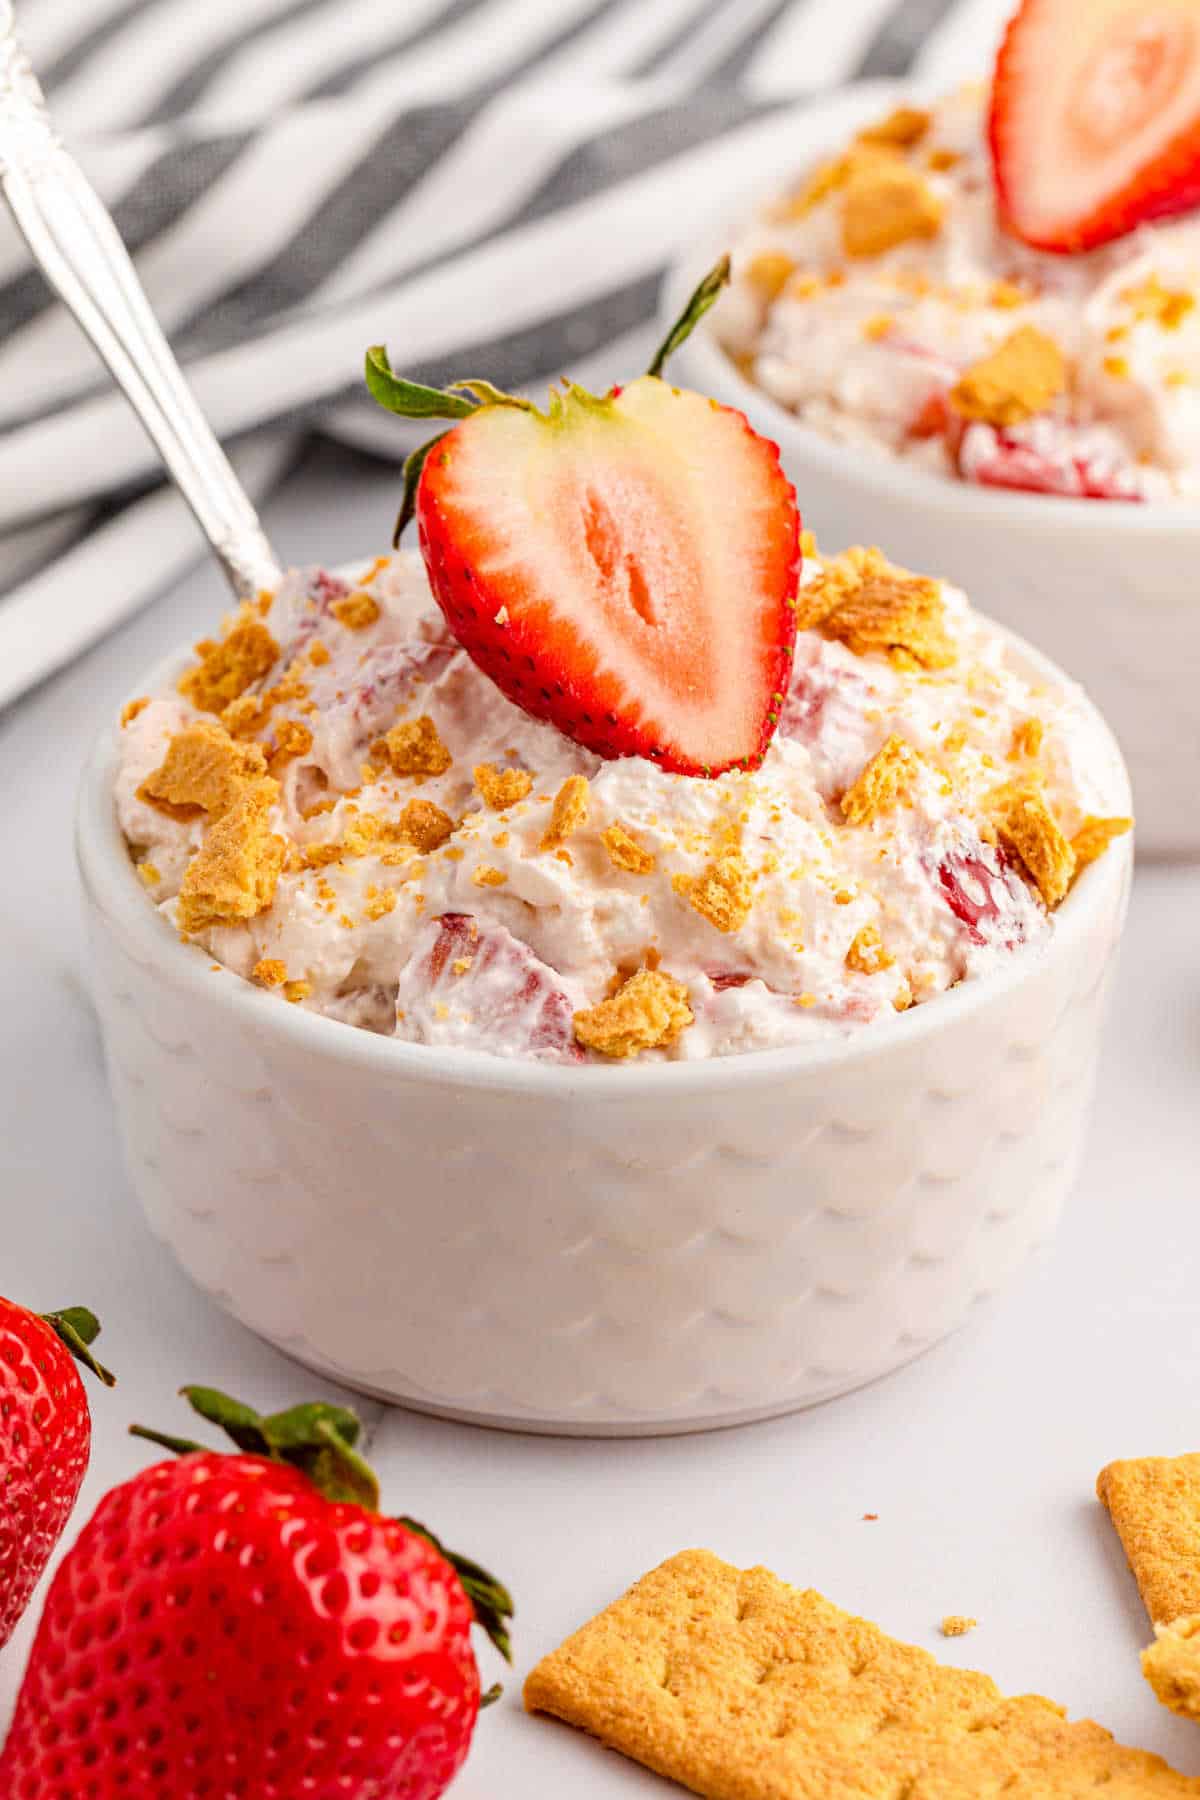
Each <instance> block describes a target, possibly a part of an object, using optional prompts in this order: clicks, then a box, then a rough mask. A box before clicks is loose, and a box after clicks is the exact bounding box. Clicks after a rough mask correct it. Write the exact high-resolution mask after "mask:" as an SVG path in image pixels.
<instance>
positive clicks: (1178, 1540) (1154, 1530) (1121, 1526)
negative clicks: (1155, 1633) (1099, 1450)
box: [1096, 1454, 1200, 1625]
mask: <svg viewBox="0 0 1200 1800" xmlns="http://www.w3.org/2000/svg"><path fill="white" fill-rule="evenodd" d="M1096 1493H1097V1496H1098V1497H1099V1499H1100V1500H1101V1501H1102V1502H1103V1503H1104V1505H1105V1506H1106V1507H1107V1508H1108V1513H1109V1517H1110V1518H1111V1519H1112V1522H1113V1524H1114V1526H1115V1527H1116V1530H1117V1536H1118V1537H1119V1538H1120V1540H1121V1544H1122V1547H1123V1549H1124V1551H1125V1555H1126V1557H1127V1558H1128V1560H1129V1567H1130V1568H1131V1569H1132V1571H1133V1575H1134V1579H1135V1580H1136V1582H1137V1584H1138V1592H1139V1593H1140V1594H1141V1596H1142V1599H1143V1601H1144V1602H1145V1606H1146V1611H1147V1612H1148V1613H1149V1615H1150V1618H1151V1620H1152V1622H1153V1623H1154V1624H1155V1625H1170V1624H1171V1623H1173V1621H1174V1620H1176V1619H1182V1618H1192V1617H1195V1616H1196V1615H1197V1614H1200V1455H1196V1454H1193V1455H1190V1456H1139V1457H1134V1458H1132V1459H1130V1460H1128V1461H1124V1462H1112V1463H1109V1464H1108V1466H1107V1467H1106V1468H1104V1469H1101V1471H1100V1474H1099V1476H1098V1478H1097V1481H1096Z"/></svg>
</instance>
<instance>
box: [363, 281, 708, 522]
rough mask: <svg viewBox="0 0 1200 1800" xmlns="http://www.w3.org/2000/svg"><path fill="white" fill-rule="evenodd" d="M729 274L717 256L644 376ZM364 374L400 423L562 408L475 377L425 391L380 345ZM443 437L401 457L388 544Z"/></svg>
mask: <svg viewBox="0 0 1200 1800" xmlns="http://www.w3.org/2000/svg"><path fill="white" fill-rule="evenodd" d="M729 272H730V264H729V258H728V256H723V257H722V258H721V260H720V262H718V263H717V264H715V266H714V267H713V268H711V269H710V270H709V272H708V274H707V275H706V276H705V277H704V280H703V281H702V282H701V283H700V285H699V286H698V287H697V288H696V290H695V292H694V293H693V294H692V295H691V296H690V298H689V299H688V302H687V305H686V306H685V307H684V309H683V311H682V312H681V313H680V315H679V317H678V318H677V319H676V321H675V323H674V324H673V325H672V327H671V329H670V331H668V333H667V335H666V337H665V338H664V339H663V341H662V343H661V344H660V345H659V347H658V349H657V351H656V352H655V355H654V360H653V362H652V363H651V364H650V367H649V369H647V371H646V373H647V374H648V375H657V376H659V377H661V375H662V373H663V369H664V367H665V365H666V362H667V359H668V357H670V356H673V355H674V353H675V351H676V350H678V348H679V346H680V344H682V343H683V342H684V341H685V339H687V338H689V337H690V336H691V334H692V332H693V331H694V330H695V328H696V326H697V325H698V324H699V323H700V320H701V319H702V318H703V317H704V315H705V313H706V312H707V311H708V309H709V307H710V306H711V305H712V304H713V302H714V301H715V300H716V299H717V297H718V295H719V294H720V292H721V289H722V288H723V287H724V286H725V285H726V283H727V282H728V280H729ZM365 375H366V383H367V388H368V390H369V392H370V394H371V398H372V399H373V400H377V401H378V402H379V405H380V406H382V407H383V408H384V410H385V412H391V413H396V414H397V415H398V416H399V417H400V418H402V419H453V420H454V421H455V423H456V424H458V423H461V421H462V420H463V419H469V418H470V417H471V414H472V413H474V412H478V411H479V410H480V409H481V408H483V407H488V406H517V407H520V408H521V409H522V411H524V412H531V413H536V414H537V416H538V417H539V418H544V419H549V420H551V421H553V420H554V419H556V418H557V417H558V416H559V413H560V411H561V406H562V402H561V399H560V396H559V395H558V394H557V393H556V392H554V391H551V394H550V400H549V405H548V408H547V410H546V412H545V413H542V412H539V410H538V408H537V407H536V406H534V404H533V402H532V401H531V400H524V399H522V398H521V397H520V396H519V395H517V394H506V393H504V392H503V390H502V389H500V388H497V387H493V386H492V384H491V382H490V381H481V380H479V379H478V378H477V377H468V378H467V379H466V380H463V381H452V382H451V383H450V386H449V387H447V388H434V387H426V386H424V385H423V384H422V383H421V382H419V381H409V380H408V379H407V378H406V377H405V376H403V375H397V373H396V371H395V370H394V369H393V368H392V365H391V362H390V361H389V359H388V353H387V351H386V349H385V348H384V346H383V345H382V344H373V345H372V346H371V348H370V349H369V350H368V351H367V356H366V366H365ZM567 386H568V387H569V388H570V390H571V392H572V393H573V394H574V395H575V396H576V398H578V399H581V400H584V401H591V402H592V404H594V405H599V404H601V402H600V401H599V400H597V398H596V396H595V395H593V394H589V393H588V392H587V390H586V389H585V388H581V387H579V386H578V385H577V384H576V383H574V382H568V383H567ZM445 435H446V433H445V432H444V431H440V432H439V433H438V435H437V436H436V437H434V438H430V439H429V441H428V443H425V444H422V445H420V446H419V448H418V449H416V450H414V451H412V453H411V454H410V455H409V456H407V457H406V458H405V461H404V493H403V497H402V499H401V502H400V511H399V513H398V514H397V515H396V528H395V530H394V532H393V533H392V543H393V545H397V544H399V542H400V539H401V538H402V536H403V535H404V530H405V527H406V526H407V525H408V523H409V521H410V520H411V519H412V516H413V514H414V512H415V511H416V506H417V489H418V487H419V486H420V484H421V475H422V473H423V472H424V468H425V461H426V458H427V457H428V455H429V452H430V451H431V450H432V449H433V448H434V446H435V445H437V444H440V443H441V441H442V439H443V438H444V437H445Z"/></svg>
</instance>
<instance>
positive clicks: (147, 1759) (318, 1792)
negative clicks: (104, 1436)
mask: <svg viewBox="0 0 1200 1800" xmlns="http://www.w3.org/2000/svg"><path fill="white" fill-rule="evenodd" d="M184 1392H185V1394H186V1395H187V1397H188V1399H189V1400H190V1401H191V1404H192V1405H193V1407H194V1408H195V1409H196V1411H198V1412H199V1413H200V1414H201V1415H202V1416H203V1417H205V1418H208V1419H211V1420H212V1421H214V1422H215V1423H217V1424H220V1425H221V1426H222V1427H223V1428H224V1429H225V1431H226V1432H227V1433H228V1435H229V1436H230V1437H231V1438H232V1439H233V1441H234V1443H235V1444H236V1445H237V1446H238V1452H237V1453H219V1452H211V1451H207V1450H205V1449H203V1448H202V1446H200V1445H198V1444H194V1443H192V1442H190V1441H189V1440H184V1439H178V1438H164V1437H161V1436H160V1435H159V1434H157V1433H153V1432H147V1431H144V1430H142V1429H141V1428H140V1427H136V1428H135V1434H136V1435H138V1436H142V1437H147V1438H149V1439H150V1440H151V1441H152V1442H155V1443H161V1444H165V1445H166V1446H167V1447H168V1448H169V1449H172V1450H174V1451H175V1452H176V1453H177V1454H178V1456H179V1460H178V1461H177V1462H164V1463H158V1464H156V1465H155V1466H154V1467H153V1468H150V1469H147V1470H145V1471H144V1472H143V1473H142V1474H140V1475H137V1476H135V1477H134V1479H133V1480H132V1481H127V1482H126V1483H125V1484H124V1485H123V1486H121V1487H118V1488H115V1489H114V1490H113V1491H112V1492H111V1493H110V1494H108V1495H106V1497H105V1498H104V1499H103V1500H102V1501H101V1503H100V1506H99V1507H98V1509H97V1511H96V1513H95V1515H94V1517H93V1518H92V1520H91V1521H90V1523H89V1524H88V1525H87V1526H85V1528H84V1530H83V1532H82V1534H81V1536H80V1538H79V1541H78V1543H77V1544H76V1545H75V1546H74V1547H73V1549H72V1550H71V1551H70V1552H69V1554H68V1555H67V1556H66V1557H65V1559H64V1560H63V1563H62V1565H61V1567H60V1568H59V1570H58V1573H57V1575H56V1576H55V1579H54V1581H53V1583H52V1585H51V1588H50V1593H49V1597H48V1599H47V1602H46V1609H45V1612H44V1614H43V1617H42V1621H41V1625H40V1627H39V1629H38V1635H37V1639H36V1641H35V1643H34V1646H33V1653H32V1656H31V1658H30V1663H29V1668H28V1671H27V1673H26V1676H25V1683H24V1686H23V1687H22V1689H21V1694H20V1697H19V1699H18V1702H17V1711H16V1716H15V1718H14V1720H13V1725H12V1729H11V1731H10V1733H9V1737H8V1741H7V1743H6V1744H5V1747H4V1751H3V1754H2V1755H0V1793H3V1794H4V1795H6V1796H7V1795H12V1796H13V1797H14V1800H16V1796H18V1795H19V1796H20V1800H82V1797H83V1796H85V1795H86V1796H87V1800H134V1797H135V1796H136V1797H137V1800H200V1797H201V1796H211V1797H212V1800H226V1797H227V1796H233V1795H242V1796H245V1800H299V1796H301V1795H304V1796H306V1797H307V1800H335V1797H336V1800H366V1796H368V1795H369V1796H371V1800H434V1797H435V1796H436V1795H439V1794H440V1793H441V1792H442V1791H443V1789H444V1788H445V1787H446V1786H447V1784H448V1783H449V1782H450V1780H451V1779H452V1777H453V1776H454V1774H455V1773H456V1771H457V1770H458V1768H459V1767H460V1765H461V1763H462V1761H463V1759H464V1757H465V1756H466V1754H467V1750H468V1748H469V1746H470V1742H471V1735H472V1732H473V1730H474V1727H475V1719H476V1716H477V1714H478V1711H479V1707H480V1704H481V1700H480V1691H479V1673H478V1669H477V1667H476V1663H475V1658H474V1655H473V1653H472V1650H471V1642H470V1634H471V1627H472V1625H473V1624H474V1623H476V1622H479V1623H481V1624H483V1625H484V1626H485V1627H486V1629H487V1630H488V1633H489V1635H490V1636H491V1638H492V1640H493V1642H494V1643H495V1644H496V1645H497V1647H498V1648H499V1649H500V1650H501V1651H502V1652H503V1653H504V1654H505V1655H507V1654H508V1639H507V1631H506V1621H507V1619H508V1617H509V1616H510V1614H511V1611H512V1602H511V1601H510V1600H509V1598H508V1595H507V1594H506V1592H505V1591H504V1589H503V1588H502V1587H501V1586H500V1585H499V1584H498V1583H497V1582H496V1581H495V1580H494V1579H493V1578H492V1577H491V1576H489V1575H487V1574H486V1572H485V1571H484V1570H482V1569H480V1568H478V1567H477V1565H475V1564H473V1563H470V1562H467V1561H465V1560H464V1559H462V1558H456V1557H453V1556H451V1555H450V1554H449V1553H448V1552H446V1551H444V1550H443V1549H442V1548H441V1546H440V1545H439V1544H438V1542H437V1540H436V1539H435V1538H433V1537H432V1536H431V1534H430V1533H429V1532H427V1531H426V1530H425V1529H424V1527H423V1526H420V1525H417V1524H415V1523H414V1522H413V1521H412V1520H407V1519H389V1518H384V1517H383V1516H382V1515H381V1514H380V1513H379V1511H378V1504H379V1490H378V1485H377V1483H376V1481H375V1477H374V1475H373V1473H372V1472H371V1470H370V1468H369V1467H368V1465H367V1464H366V1463H365V1462H364V1461H363V1459H362V1457H361V1456H360V1455H359V1454H358V1451H357V1450H356V1448H355V1445H356V1443H357V1440H358V1436H359V1430H360V1427H359V1421H358V1419H357V1418H356V1417H355V1415H354V1414H353V1413H352V1412H349V1411H347V1410H346V1409H345V1408H342V1407H336V1406H323V1405H312V1406H299V1407H295V1408H293V1409H292V1410H290V1411H288V1412H283V1413H276V1414H274V1415H272V1416H270V1417H266V1418H264V1417H261V1416H260V1415H259V1414H257V1413H255V1412H253V1411H252V1410H251V1409H250V1408H249V1407H245V1406H242V1405H240V1404H239V1403H238V1402H236V1401H233V1400H230V1399H228V1398H227V1397H226V1396H225V1395H223V1394H218V1393H216V1392H214V1391H213V1390H211V1389H207V1388H186V1389H184Z"/></svg>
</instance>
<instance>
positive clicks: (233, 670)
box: [178, 605, 279, 713]
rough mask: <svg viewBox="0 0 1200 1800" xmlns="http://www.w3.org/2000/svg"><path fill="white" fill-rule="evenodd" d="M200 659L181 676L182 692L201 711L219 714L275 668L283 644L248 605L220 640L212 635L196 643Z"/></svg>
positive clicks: (241, 610) (240, 611)
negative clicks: (217, 641)
mask: <svg viewBox="0 0 1200 1800" xmlns="http://www.w3.org/2000/svg"><path fill="white" fill-rule="evenodd" d="M196 654H197V656H199V658H200V661H199V662H198V663H197V664H196V666H195V668H193V669H186V670H185V671H184V673H183V674H182V675H181V676H180V677H179V684H178V685H179V692H180V693H181V694H182V695H183V697H184V699H185V700H190V701H191V703H192V705H193V706H194V707H196V709H197V710H198V711H199V712H214V713H219V712H220V711H221V710H222V708H224V707H226V706H228V705H229V703H230V701H231V700H237V699H238V698H239V697H240V696H241V695H242V694H244V693H245V691H246V689H247V688H248V687H250V685H251V684H252V683H253V682H255V681H261V680H262V677H263V676H264V675H266V674H267V672H268V671H269V670H270V669H271V668H272V667H273V665H274V663H275V661H276V659H277V657H278V656H279V645H278V644H277V643H276V642H275V639H274V638H273V637H272V636H271V633H270V632H269V631H268V630H267V628H266V626H265V625H264V624H263V622H262V619H261V618H260V617H259V615H258V611H257V608H255V607H254V606H252V605H246V606H243V607H241V608H240V610H239V611H238V612H237V613H235V614H234V617H233V620H232V622H231V624H230V626H229V629H228V631H227V632H226V633H225V636H224V637H223V638H222V639H221V641H220V642H219V643H216V642H214V641H213V640H212V639H211V638H205V639H203V640H202V641H201V642H200V643H199V644H197V645H196Z"/></svg>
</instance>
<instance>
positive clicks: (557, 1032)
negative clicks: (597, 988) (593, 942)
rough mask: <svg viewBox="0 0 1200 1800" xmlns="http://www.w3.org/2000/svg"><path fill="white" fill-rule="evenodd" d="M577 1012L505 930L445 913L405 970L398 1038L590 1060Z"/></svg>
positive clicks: (544, 967)
mask: <svg viewBox="0 0 1200 1800" xmlns="http://www.w3.org/2000/svg"><path fill="white" fill-rule="evenodd" d="M573 1014H574V1008H573V1006H572V1004H571V1000H570V997H569V995H568V994H567V993H566V992H565V990H564V989H563V987H562V984H561V981H560V979H559V977H558V975H557V974H556V972H555V971H554V970H553V969H552V968H550V967H549V965H548V964H547V963H544V962H542V961H541V960H540V959H539V958H538V957H536V956H535V955H534V953H533V951H532V950H531V949H530V948H529V946H528V945H527V944H523V943H522V942H521V941H520V939H519V938H515V937H514V936H513V935H512V933H511V932H510V931H508V930H506V929H505V927H504V926H503V925H490V924H484V923H481V921H479V920H478V919H475V918H473V917H472V916H471V915H470V914H469V913H443V914H442V916H441V918H438V919H431V920H430V921H429V923H428V924H427V925H426V926H424V927H423V929H422V930H421V932H420V933H419V935H418V937H417V940H416V943H415V945H414V947H413V950H412V953H411V954H410V956H409V958H408V961H407V962H406V963H405V965H404V967H403V968H402V969H401V971H400V983H399V988H398V990H397V995H396V1019H397V1025H396V1035H397V1037H399V1038H404V1039H407V1040H408V1042H410V1043H419V1044H442V1045H449V1044H456V1045H461V1046H464V1047H465V1048H468V1049H477V1050H487V1051H489V1052H490V1053H491V1054H492V1055H493V1056H521V1057H534V1058H536V1059H538V1060H540V1061H543V1062H583V1061H584V1053H583V1050H582V1049H581V1048H580V1046H579V1044H578V1043H577V1042H576V1040H575V1031H574V1025H573Z"/></svg>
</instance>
